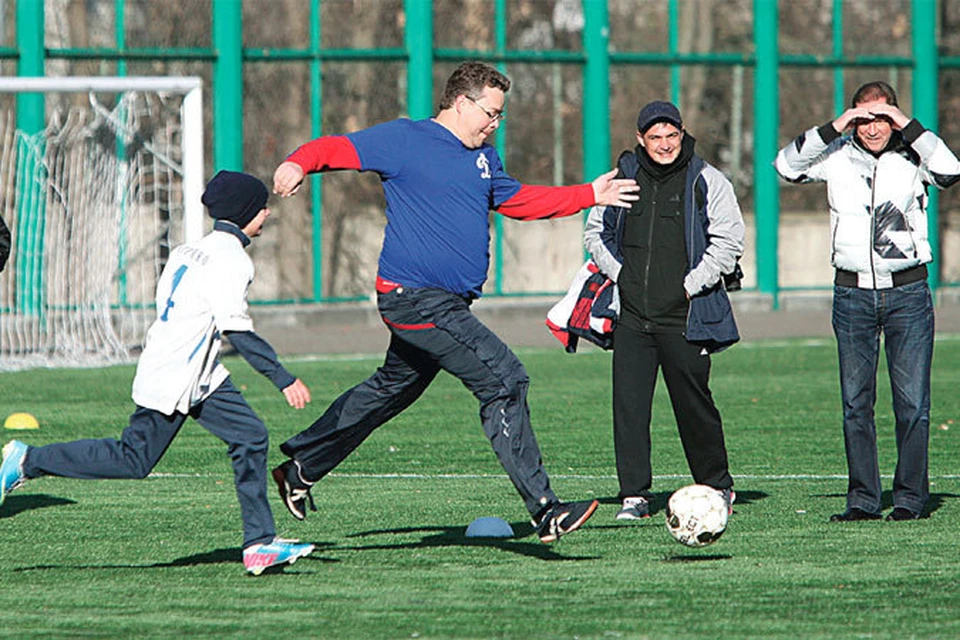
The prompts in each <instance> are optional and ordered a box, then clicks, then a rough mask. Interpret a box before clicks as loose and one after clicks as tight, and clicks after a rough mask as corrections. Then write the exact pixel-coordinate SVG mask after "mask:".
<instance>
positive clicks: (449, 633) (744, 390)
mask: <svg viewBox="0 0 960 640" xmlns="http://www.w3.org/2000/svg"><path fill="white" fill-rule="evenodd" d="M520 355H521V357H522V359H523V360H524V362H525V364H526V365H527V368H528V371H529V373H530V376H531V380H532V384H531V391H530V400H531V412H532V415H533V422H534V426H535V429H536V432H537V436H538V439H539V441H540V445H541V449H542V450H543V455H544V460H545V464H546V467H547V470H548V471H549V472H550V473H551V476H552V479H553V485H554V488H555V489H556V490H557V492H558V494H559V495H560V496H561V497H562V498H565V499H585V498H590V497H594V498H597V499H599V500H600V501H601V507H600V509H599V510H598V512H597V514H596V515H595V516H594V517H593V518H592V519H591V520H590V521H589V522H588V523H587V524H586V525H585V527H584V528H583V529H582V530H581V531H579V532H577V533H575V534H573V535H571V536H569V537H566V538H564V539H562V540H561V541H560V542H558V543H557V544H554V545H543V544H541V543H540V542H539V541H538V540H537V538H536V536H534V535H533V533H532V528H531V527H530V525H529V523H528V522H527V514H526V512H525V510H524V508H523V505H522V503H521V501H520V500H519V498H518V497H517V495H516V494H515V492H514V490H513V489H512V487H511V485H510V483H509V481H508V480H507V479H506V477H505V476H504V474H503V471H502V469H501V468H500V466H499V464H498V462H497V460H496V458H495V456H494V454H493V452H492V451H491V449H490V446H489V444H488V443H487V441H486V440H485V438H484V436H483V433H482V430H481V428H480V425H479V418H478V411H477V405H476V402H475V400H474V399H473V398H472V397H471V396H470V395H469V393H468V392H467V391H466V390H464V389H463V387H462V386H461V385H460V384H459V383H458V382H457V381H456V380H453V379H452V378H450V377H449V376H444V375H441V376H440V377H439V378H438V380H437V381H436V382H435V383H434V385H433V386H432V387H431V388H430V389H429V390H428V391H427V393H426V394H425V395H424V397H423V398H422V399H421V400H420V401H419V402H418V403H416V404H415V405H414V406H413V407H411V408H410V409H409V410H408V411H406V412H405V413H403V414H402V415H400V416H398V417H397V418H396V419H394V420H393V421H392V422H391V423H389V424H388V425H386V426H384V427H383V428H381V429H380V430H378V431H377V432H376V433H374V434H373V435H372V436H371V437H370V438H369V439H368V440H367V441H366V442H365V443H364V444H363V445H362V446H361V447H360V448H359V449H358V450H357V451H356V452H355V453H354V454H353V455H352V456H350V457H349V458H348V459H347V460H346V461H345V462H344V463H343V464H342V465H341V466H340V467H339V468H338V469H337V470H336V472H335V473H334V474H332V475H331V476H330V477H328V478H326V479H325V480H323V481H322V482H321V483H320V484H318V485H317V488H316V489H315V491H314V494H315V497H316V499H317V503H318V507H319V509H320V511H319V512H318V513H309V514H308V519H307V521H306V522H303V523H300V522H296V521H295V520H293V519H292V518H291V517H289V515H288V514H287V513H286V511H285V509H284V508H283V507H282V506H281V505H280V503H279V500H278V499H276V498H275V496H274V495H273V493H272V488H271V500H272V506H273V509H274V514H275V516H276V518H277V528H278V532H279V533H280V534H281V535H284V536H287V537H299V538H301V539H304V540H307V541H310V542H314V543H315V544H316V545H317V550H316V551H315V552H314V554H313V555H312V556H310V557H308V558H304V559H302V560H300V561H299V562H298V563H297V564H295V565H293V566H292V567H288V568H286V569H285V570H284V571H283V572H282V573H276V574H271V575H264V576H261V577H259V578H253V577H248V576H247V575H246V574H245V572H244V570H243V567H242V564H241V563H240V542H241V532H240V518H239V508H238V506H237V503H236V498H235V495H234V492H233V486H232V478H231V470H230V465H229V461H228V459H227V457H226V455H225V448H224V446H223V444H222V443H221V442H220V441H218V440H217V439H216V438H214V437H213V436H211V435H210V434H208V433H207V432H205V431H204V430H203V429H202V428H201V427H199V425H197V424H196V423H192V422H189V423H188V424H187V425H186V426H185V427H184V429H183V431H182V432H181V434H180V435H179V437H178V438H177V439H176V440H175V441H174V443H173V445H172V446H171V448H170V451H169V452H168V453H167V455H166V457H165V458H164V459H163V460H162V461H161V463H160V464H159V465H158V467H157V468H156V469H155V470H154V475H153V476H151V477H150V478H148V479H146V480H143V481H97V482H91V481H79V480H69V479H61V478H42V479H39V480H34V481H31V482H29V483H27V484H26V485H25V486H24V487H23V488H22V489H19V490H18V491H17V492H15V493H13V494H12V495H10V496H8V498H7V501H6V502H5V503H4V505H3V506H2V507H0V587H2V588H0V635H3V636H11V637H13V636H17V637H37V638H39V637H43V638H48V637H67V636H69V637H75V636H85V637H185V636H220V637H251V638H253V637H257V638H259V637H270V636H283V637H297V636H301V637H311V638H410V637H419V638H449V637H464V638H491V637H493V638H498V637H504V638H574V637H578V638H647V637H649V638H675V637H693V638H719V637H725V638H833V637H862V638H905V637H915V638H928V637H929V638H949V637H960V590H958V588H957V584H960V553H958V545H957V542H956V540H955V539H954V538H953V531H954V527H955V526H956V525H957V522H958V520H960V501H958V499H957V498H958V496H960V476H958V475H957V474H958V470H957V451H958V444H960V443H958V434H960V425H957V424H955V420H956V419H957V416H958V414H960V399H958V397H957V393H956V388H957V385H958V382H960V380H958V378H960V341H955V340H949V339H945V340H940V341H938V343H937V347H936V355H935V358H934V374H933V385H934V389H933V410H932V414H931V438H930V474H931V480H932V484H931V491H932V499H931V502H930V505H929V508H930V514H929V517H928V518H924V519H922V520H920V521H916V522H904V523H887V522H866V523H841V524H837V523H829V522H827V519H828V517H829V516H830V514H832V513H837V512H839V511H842V510H843V507H844V494H845V491H846V477H845V476H846V463H845V460H844V453H843V439H842V433H841V421H840V400H839V389H838V380H837V371H836V368H837V367H836V353H835V347H834V345H833V343H832V341H829V340H825V341H820V342H813V343H807V342H800V341H792V342H784V343H762V342H761V343H751V344H745V345H740V346H738V347H735V348H734V349H731V350H730V351H728V352H725V353H722V354H720V355H719V356H717V357H715V358H714V360H713V377H712V387H713V392H714V396H715V398H716V400H717V403H718V405H719V406H720V409H721V412H722V415H723V419H724V425H725V431H726V436H727V445H728V449H729V453H730V460H731V470H732V472H733V474H734V477H735V480H736V489H737V493H738V502H737V504H736V512H735V514H734V516H733V517H732V518H731V521H730V525H729V527H728V530H727V532H726V533H725V534H724V536H723V537H722V538H721V539H720V540H719V541H718V542H717V543H715V544H714V545H712V546H709V547H705V548H702V549H687V548H685V547H682V546H680V545H678V544H677V543H675V542H674V541H673V540H672V538H670V536H669V534H668V533H667V531H666V528H665V527H664V525H663V506H664V504H665V501H666V498H667V496H668V495H669V494H670V492H672V491H673V490H675V489H676V488H678V487H680V486H683V485H685V484H689V483H690V482H691V480H690V477H689V471H688V469H687V467H686V462H685V460H684V458H683V454H682V451H681V448H680V443H679V439H678V437H677V434H676V426H675V423H674V420H673V415H672V411H671V409H670V405H669V401H668V399H667V396H666V393H665V392H664V389H663V388H662V387H663V385H662V384H661V385H660V386H659V388H658V390H657V395H656V398H655V402H656V406H655V408H654V421H653V425H652V431H653V435H652V437H653V446H654V451H653V462H654V473H655V474H656V479H655V481H654V486H653V489H654V491H655V493H656V495H657V500H656V502H655V504H654V510H655V513H654V517H653V518H651V519H649V520H646V521H643V522H641V523H639V524H636V523H627V524H625V523H622V522H618V521H616V520H615V519H614V517H613V516H614V514H615V513H616V511H617V508H618V504H617V501H616V500H615V496H616V493H617V483H616V477H615V469H614V464H613V443H612V433H611V431H612V428H611V424H610V423H611V419H610V398H609V395H610V355H609V354H608V353H601V352H598V351H595V350H588V351H586V352H584V353H582V354H578V355H573V356H571V355H567V354H564V353H561V352H560V351H559V350H557V351H521V352H520ZM378 364H379V358H373V359H361V360H357V361H349V360H326V361H314V362H310V361H294V362H291V363H289V368H290V369H291V370H292V371H293V372H294V373H295V374H296V375H298V376H300V377H302V378H303V379H304V381H306V382H307V384H308V385H309V386H310V387H311V390H312V392H313V395H314V401H313V404H312V405H311V406H310V407H309V408H308V409H307V410H305V411H300V412H297V411H294V410H292V409H290V408H288V407H287V406H286V404H285V402H284V401H283V398H282V396H281V395H280V394H279V393H277V392H276V390H275V389H273V387H272V386H271V385H270V383H269V382H267V381H266V380H264V379H262V378H260V377H259V376H258V375H257V374H256V373H254V372H253V371H251V370H250V368H249V367H248V366H247V365H246V364H245V363H244V362H242V361H240V360H236V359H230V360H228V361H227V365H228V367H229V368H230V369H231V371H232V372H233V375H234V381H235V383H237V384H238V385H239V386H241V387H242V388H243V389H244V390H245V394H246V396H247V398H248V400H249V401H250V403H251V405H252V406H253V407H254V409H255V410H257V412H258V413H259V414H260V415H261V417H263V419H264V420H265V421H266V423H267V425H268V426H269V427H270V430H271V438H272V443H273V450H272V452H271V464H276V463H278V462H279V461H280V460H281V459H282V456H281V455H280V453H279V451H278V450H276V444H277V443H279V442H281V441H282V440H283V439H285V438H286V437H289V436H290V435H292V434H294V433H296V432H297V431H299V430H300V429H303V428H305V427H306V426H308V425H309V424H310V422H312V421H313V420H314V419H315V418H316V417H317V416H318V415H319V413H320V412H321V411H322V410H323V409H324V408H325V407H326V405H327V404H328V403H329V402H331V401H332V400H333V399H334V398H336V396H337V395H338V394H339V393H341V392H342V391H343V390H345V389H347V388H349V387H350V386H351V385H353V384H355V383H356V382H359V381H360V380H362V379H363V378H364V377H366V376H367V375H368V374H369V373H371V372H372V371H373V369H374V368H375V367H376V366H377V365H378ZM884 367H885V365H883V364H882V365H881V375H880V385H879V399H878V402H877V427H878V435H879V440H880V457H881V469H882V470H883V473H884V474H886V475H885V478H884V487H885V489H887V491H886V492H885V494H884V495H885V501H886V504H887V506H888V507H889V488H890V483H891V480H890V477H889V476H890V475H892V473H893V469H894V466H895V462H896V446H895V442H894V435H893V415H892V409H891V406H890V392H889V384H888V383H887V377H886V373H885V369H884ZM132 376H133V368H132V367H112V368H108V369H99V370H49V371H48V370H38V371H28V372H20V373H6V374H0V388H2V389H3V394H2V395H3V397H2V399H0V413H2V414H3V416H5V415H7V414H9V413H12V412H14V411H29V412H31V413H33V414H34V415H36V416H37V418H38V419H39V421H40V423H41V425H42V426H41V429H39V430H38V431H28V432H13V431H9V432H6V434H5V435H6V436H7V438H8V439H9V438H11V437H17V438H20V439H22V440H24V441H25V442H27V443H28V444H33V445H40V444H45V443H49V442H56V441H61V440H68V439H75V438H97V437H117V436H119V434H120V432H121V430H122V429H123V427H124V426H125V425H126V422H127V418H128V416H129V414H130V413H131V412H132V410H133V404H132V402H131V400H130V398H129V389H130V382H131V380H132ZM0 417H2V416H0ZM489 515H495V516H500V517H502V518H504V519H506V520H507V521H508V522H510V523H511V524H512V525H513V527H514V530H515V531H516V533H517V536H516V537H515V538H512V539H508V540H497V541H490V540H477V539H468V538H465V537H464V530H465V528H466V526H467V524H469V523H470V522H471V521H472V520H473V519H474V518H477V517H480V516H489Z"/></svg>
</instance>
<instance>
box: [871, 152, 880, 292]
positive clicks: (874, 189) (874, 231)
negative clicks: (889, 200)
mask: <svg viewBox="0 0 960 640" xmlns="http://www.w3.org/2000/svg"><path fill="white" fill-rule="evenodd" d="M879 166H880V158H877V161H876V162H875V163H874V165H873V180H871V182H870V240H869V246H870V278H871V279H872V281H873V288H874V289H876V288H877V270H876V268H875V266H874V264H873V253H874V249H875V247H874V243H875V242H876V237H877V215H876V206H877V167H879Z"/></svg>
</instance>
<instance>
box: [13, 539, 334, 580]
mask: <svg viewBox="0 0 960 640" xmlns="http://www.w3.org/2000/svg"><path fill="white" fill-rule="evenodd" d="M314 545H316V547H317V550H319V549H320V548H322V547H326V548H329V547H331V546H333V545H332V544H331V543H329V542H326V543H314ZM314 554H316V551H314ZM314 554H311V555H309V556H307V557H306V558H300V559H299V560H297V562H296V563H295V565H289V564H285V565H280V566H276V567H271V568H270V569H267V570H265V571H264V572H263V573H262V574H261V575H268V574H277V573H284V570H285V569H290V568H291V566H294V567H295V568H297V569H300V568H302V567H303V565H302V564H301V563H303V562H323V563H331V562H340V560H337V559H335V558H323V557H318V556H317V555H314ZM241 562H243V554H242V552H241V550H240V549H238V548H236V547H233V548H229V549H214V550H213V551H205V552H203V553H195V554H193V555H189V556H184V557H182V558H177V559H176V560H171V561H170V562H155V563H153V564H146V565H144V564H100V565H72V564H65V565H56V564H43V565H37V566H34V567H19V568H17V569H13V572H14V573H25V572H28V571H51V570H57V569H70V570H74V569H83V570H84V571H86V570H90V569H110V570H116V569H136V570H138V571H141V570H143V569H169V568H174V567H198V566H201V565H207V564H231V565H236V564H239V563H241ZM297 573H304V572H303V571H298V572H297Z"/></svg>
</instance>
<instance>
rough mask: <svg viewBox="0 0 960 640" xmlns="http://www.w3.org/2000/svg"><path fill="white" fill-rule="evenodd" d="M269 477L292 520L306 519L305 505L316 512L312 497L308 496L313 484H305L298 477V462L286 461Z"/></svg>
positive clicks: (304, 481) (301, 477)
mask: <svg viewBox="0 0 960 640" xmlns="http://www.w3.org/2000/svg"><path fill="white" fill-rule="evenodd" d="M271 475H272V476H273V479H274V481H275V482H276V483H277V489H278V490H279V491H280V499H281V500H283V504H284V505H286V507H287V510H288V511H289V512H290V513H291V514H292V515H293V517H294V518H296V519H297V520H304V519H305V518H306V517H307V509H306V506H307V504H309V505H310V510H311V511H316V510H317V506H316V505H315V504H314V503H313V496H311V495H310V488H311V487H313V483H312V482H307V481H306V480H304V479H303V476H301V475H300V463H299V462H297V461H296V460H287V461H286V462H284V463H283V464H281V465H280V466H279V467H277V468H276V469H274V470H273V472H272V473H271Z"/></svg>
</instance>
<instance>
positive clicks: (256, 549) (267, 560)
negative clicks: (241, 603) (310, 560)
mask: <svg viewBox="0 0 960 640" xmlns="http://www.w3.org/2000/svg"><path fill="white" fill-rule="evenodd" d="M312 551H313V545H312V544H301V543H300V541H299V540H284V539H283V538H274V539H273V541H272V542H267V543H265V544H253V545H250V546H249V547H247V548H246V549H244V550H243V566H244V567H246V568H247V571H249V572H250V573H252V574H253V575H255V576H258V575H260V574H261V573H263V571H264V570H265V569H269V568H270V567H276V566H278V565H281V564H293V563H294V562H296V561H297V560H299V559H300V558H302V557H304V556H307V555H310V553H311V552H312Z"/></svg>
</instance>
